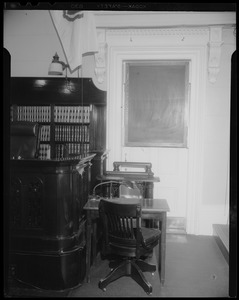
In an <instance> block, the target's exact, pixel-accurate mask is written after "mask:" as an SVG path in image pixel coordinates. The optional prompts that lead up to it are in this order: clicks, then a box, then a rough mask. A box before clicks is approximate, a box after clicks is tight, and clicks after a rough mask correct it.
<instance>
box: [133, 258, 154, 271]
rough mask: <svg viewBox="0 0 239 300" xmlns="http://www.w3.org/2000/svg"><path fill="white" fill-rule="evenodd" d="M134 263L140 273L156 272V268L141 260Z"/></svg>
mask: <svg viewBox="0 0 239 300" xmlns="http://www.w3.org/2000/svg"><path fill="white" fill-rule="evenodd" d="M135 263H136V264H137V265H138V266H139V268H140V270H141V271H142V272H151V273H154V272H155V271H156V266H155V265H151V264H149V263H147V262H145V261H143V260H142V259H138V260H135Z"/></svg>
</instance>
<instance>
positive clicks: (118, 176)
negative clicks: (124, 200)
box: [97, 171, 160, 182]
mask: <svg viewBox="0 0 239 300" xmlns="http://www.w3.org/2000/svg"><path fill="white" fill-rule="evenodd" d="M97 179H98V180H101V181H105V180H116V181H117V180H118V181H122V180H125V179H127V180H131V181H144V182H160V179H159V177H155V176H148V175H147V174H145V173H139V172H138V173H129V172H113V171H112V172H107V173H106V174H104V175H100V176H97Z"/></svg>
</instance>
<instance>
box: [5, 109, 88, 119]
mask: <svg viewBox="0 0 239 300" xmlns="http://www.w3.org/2000/svg"><path fill="white" fill-rule="evenodd" d="M13 115H14V112H13V107H11V110H10V118H11V120H13V119H14V116H13ZM16 118H17V121H30V122H50V121H51V107H50V106H24V105H21V106H17V111H16ZM54 122H59V123H90V106H54Z"/></svg>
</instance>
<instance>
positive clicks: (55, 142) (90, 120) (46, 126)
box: [11, 77, 106, 159]
mask: <svg viewBox="0 0 239 300" xmlns="http://www.w3.org/2000/svg"><path fill="white" fill-rule="evenodd" d="M11 120H12V121H32V122H38V123H39V124H40V125H41V129H40V153H39V158H40V159H50V158H51V159H54V158H56V159H64V158H69V157H73V156H76V155H78V156H79V155H82V156H85V155H86V154H88V153H92V152H93V153H100V152H103V151H104V150H105V145H106V92H104V91H101V90H99V89H98V88H96V87H95V85H94V84H93V82H92V80H91V79H89V78H83V79H82V78H71V79H65V78H34V77H12V78H11Z"/></svg>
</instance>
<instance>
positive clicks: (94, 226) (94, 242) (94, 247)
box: [91, 220, 97, 264]
mask: <svg viewBox="0 0 239 300" xmlns="http://www.w3.org/2000/svg"><path fill="white" fill-rule="evenodd" d="M91 226H92V229H93V233H92V264H94V263H95V261H96V252H97V220H94V222H93V223H91Z"/></svg>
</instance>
